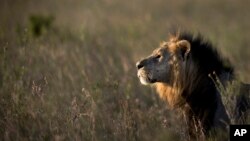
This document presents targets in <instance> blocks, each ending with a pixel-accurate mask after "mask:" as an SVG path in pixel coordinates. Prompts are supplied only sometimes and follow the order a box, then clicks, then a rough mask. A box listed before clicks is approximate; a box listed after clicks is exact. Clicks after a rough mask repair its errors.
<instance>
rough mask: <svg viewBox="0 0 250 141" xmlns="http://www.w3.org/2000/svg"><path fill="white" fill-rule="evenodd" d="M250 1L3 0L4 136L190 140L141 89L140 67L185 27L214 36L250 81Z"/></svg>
mask: <svg viewBox="0 0 250 141" xmlns="http://www.w3.org/2000/svg"><path fill="white" fill-rule="evenodd" d="M249 6H250V3H248V2H245V3H243V2H241V1H230V2H227V1H225V0H222V1H219V2H218V1H209V0H205V1H198V0H191V1H187V0H185V1H175V0H169V1H164V0H154V1H150V0H136V1H130V2H126V1H121V0H120V1H117V0H99V1H93V0H83V1H82V0H75V1H68V0H56V1H49V0H44V1H41V2H40V1H39V2H38V1H32V0H27V1H25V2H23V1H21V0H16V1H7V0H4V1H1V2H0V140H6V141H9V140H92V141H104V140H107V141H117V140H119V141H133V140H134V141H135V140H136V141H138V140H141V141H149V140H156V141H161V140H164V141H165V140H183V138H185V137H186V135H185V134H184V128H183V126H182V125H181V123H180V122H179V121H178V120H176V118H175V113H174V112H172V111H169V110H168V109H167V106H166V104H165V103H164V102H162V101H161V100H160V99H159V98H158V96H157V95H155V92H154V90H152V89H151V88H148V87H144V86H142V85H140V83H139V81H138V79H137V77H136V68H135V63H136V61H138V60H139V59H140V58H142V57H144V56H145V55H147V54H149V53H150V52H151V50H152V49H154V48H155V47H157V46H158V45H159V43H160V42H161V41H163V40H165V39H166V38H167V36H168V34H169V31H171V30H172V29H173V27H177V28H178V27H179V28H182V29H185V30H189V31H192V32H201V33H202V34H204V35H205V36H206V37H207V38H209V39H211V40H212V42H213V43H214V44H215V45H216V46H218V49H219V50H220V51H221V52H222V54H223V55H225V56H227V57H229V59H230V60H231V61H232V62H233V64H234V66H235V67H236V70H237V74H238V77H239V78H240V79H241V80H242V81H244V82H250V75H249V74H248V72H249V71H250V65H249V64H250V62H249V56H250V48H249V46H250V44H249V41H248V40H249V39H248V37H249V35H250V30H249V29H250V25H249V24H248V23H249V22H250V20H249V18H248V17H249V16H250V15H249ZM32 19H33V20H32ZM34 19H35V20H34ZM52 19H53V20H52ZM37 28H38V30H39V34H37V33H36V30H37Z"/></svg>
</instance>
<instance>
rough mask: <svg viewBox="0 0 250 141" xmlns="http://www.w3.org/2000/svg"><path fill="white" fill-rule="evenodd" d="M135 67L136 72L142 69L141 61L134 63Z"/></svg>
mask: <svg viewBox="0 0 250 141" xmlns="http://www.w3.org/2000/svg"><path fill="white" fill-rule="evenodd" d="M136 67H137V69H138V70H139V69H140V68H142V67H143V64H142V63H141V61H139V62H137V63H136Z"/></svg>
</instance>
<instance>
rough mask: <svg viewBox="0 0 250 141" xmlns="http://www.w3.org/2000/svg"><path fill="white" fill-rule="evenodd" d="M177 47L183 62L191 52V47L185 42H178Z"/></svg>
mask: <svg viewBox="0 0 250 141" xmlns="http://www.w3.org/2000/svg"><path fill="white" fill-rule="evenodd" d="M176 44H177V47H178V48H179V49H180V53H181V56H182V57H183V59H184V60H186V59H187V56H188V54H189V52H190V50H191V45H190V43H189V41H187V40H180V41H178V42H177V43H176Z"/></svg>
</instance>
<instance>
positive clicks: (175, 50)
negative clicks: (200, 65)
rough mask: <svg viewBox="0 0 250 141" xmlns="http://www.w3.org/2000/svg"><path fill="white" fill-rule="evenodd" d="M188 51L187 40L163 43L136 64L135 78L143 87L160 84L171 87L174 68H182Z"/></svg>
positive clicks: (173, 40)
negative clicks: (136, 77)
mask: <svg viewBox="0 0 250 141" xmlns="http://www.w3.org/2000/svg"><path fill="white" fill-rule="evenodd" d="M189 51H190V43H189V42H188V41H187V40H176V39H171V40H170V41H169V42H163V43H162V44H161V45H160V47H159V48H157V49H155V50H154V51H153V53H152V54H151V55H149V56H148V57H146V58H144V59H142V60H141V61H139V62H137V63H136V66H137V69H138V72H137V76H138V78H139V79H140V82H141V83H142V84H144V85H147V84H152V83H156V82H162V83H165V84H169V85H172V84H171V83H172V80H173V79H174V78H173V77H174V76H175V72H173V70H175V71H176V69H177V68H176V67H182V66H181V65H184V64H185V61H186V58H187V56H188V53H189Z"/></svg>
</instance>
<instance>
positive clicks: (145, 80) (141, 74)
mask: <svg viewBox="0 0 250 141" xmlns="http://www.w3.org/2000/svg"><path fill="white" fill-rule="evenodd" d="M137 76H138V78H139V79H140V82H141V83H142V84H143V85H148V84H151V83H155V82H156V81H157V80H156V79H154V78H153V77H152V75H151V74H150V73H146V72H145V71H143V70H139V71H138V73H137Z"/></svg>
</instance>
